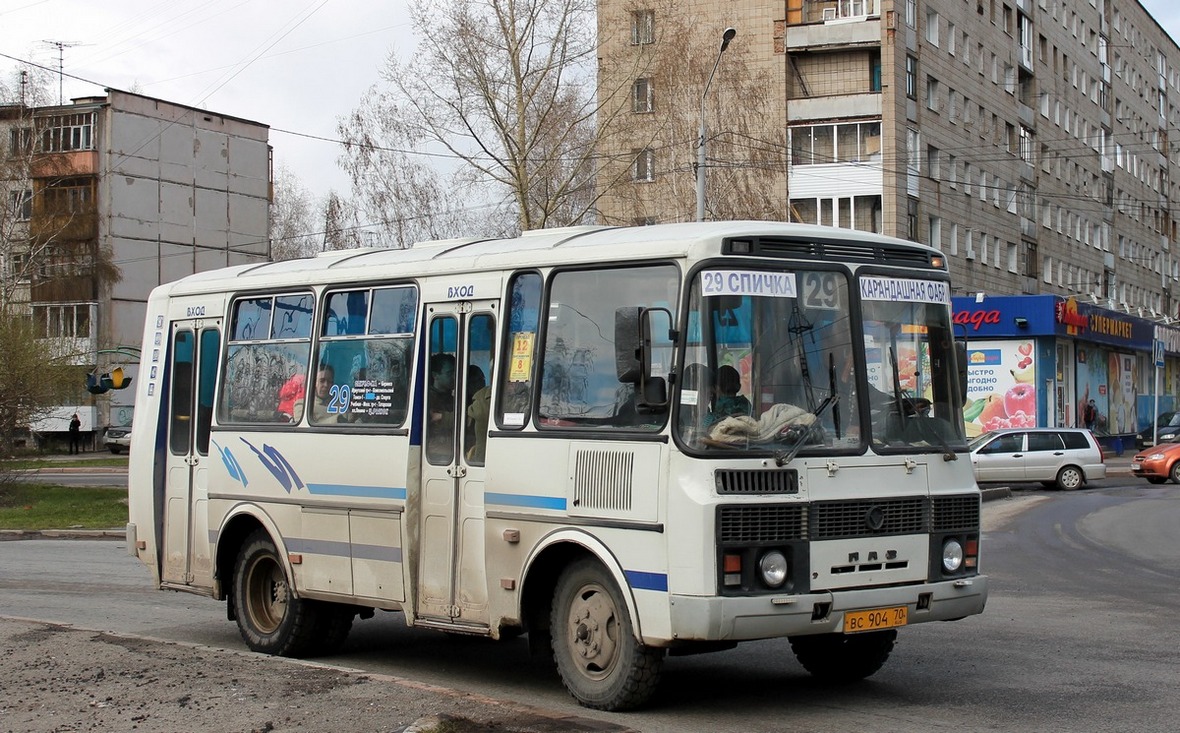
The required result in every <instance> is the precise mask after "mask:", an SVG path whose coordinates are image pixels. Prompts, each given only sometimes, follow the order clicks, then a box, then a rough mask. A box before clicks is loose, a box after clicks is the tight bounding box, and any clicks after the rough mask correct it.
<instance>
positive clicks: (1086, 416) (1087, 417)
mask: <svg viewBox="0 0 1180 733" xmlns="http://www.w3.org/2000/svg"><path fill="white" fill-rule="evenodd" d="M1082 422H1083V423H1084V424H1085V425H1086V430H1093V429H1094V423H1096V422H1098V407H1097V406H1096V405H1095V404H1094V400H1090V401H1089V402H1088V403H1086V406H1085V407H1084V408H1083V409H1082Z"/></svg>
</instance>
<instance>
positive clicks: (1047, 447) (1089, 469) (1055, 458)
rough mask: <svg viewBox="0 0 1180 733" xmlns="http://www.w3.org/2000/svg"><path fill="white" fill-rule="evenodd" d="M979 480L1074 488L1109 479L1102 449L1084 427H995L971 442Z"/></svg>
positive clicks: (981, 481) (972, 459) (973, 464)
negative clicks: (1004, 428)
mask: <svg viewBox="0 0 1180 733" xmlns="http://www.w3.org/2000/svg"><path fill="white" fill-rule="evenodd" d="M970 448H971V465H972V467H973V468H974V469H975V480H976V481H978V482H979V483H987V482H995V481H1010V482H1014V483H1015V482H1021V481H1040V482H1041V483H1042V484H1044V485H1045V486H1057V487H1058V488H1061V489H1066V490H1073V489H1076V488H1078V487H1079V486H1082V485H1083V484H1085V483H1086V482H1088V481H1095V480H1098V479H1104V478H1106V463H1105V460H1104V459H1103V457H1102V448H1101V447H1100V446H1099V445H1098V441H1096V440H1094V435H1093V433H1091V432H1090V431H1089V430H1084V429H1082V428H1023V429H1017V428H1014V429H1010V430H993V431H990V432H987V433H984V434H983V435H980V436H979V437H978V438H975V439H973V440H972V441H971V443H970Z"/></svg>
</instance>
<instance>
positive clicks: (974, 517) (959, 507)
mask: <svg viewBox="0 0 1180 733" xmlns="http://www.w3.org/2000/svg"><path fill="white" fill-rule="evenodd" d="M979 501H980V499H979V496H978V495H976V494H969V495H967V496H935V497H932V498H931V500H930V531H931V532H958V531H961V530H973V529H979Z"/></svg>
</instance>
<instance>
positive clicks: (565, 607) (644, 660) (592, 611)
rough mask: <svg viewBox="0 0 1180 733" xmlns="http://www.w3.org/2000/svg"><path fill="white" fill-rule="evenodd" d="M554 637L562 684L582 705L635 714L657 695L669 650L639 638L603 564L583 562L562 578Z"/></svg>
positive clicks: (556, 598) (555, 602)
mask: <svg viewBox="0 0 1180 733" xmlns="http://www.w3.org/2000/svg"><path fill="white" fill-rule="evenodd" d="M550 632H551V634H552V635H553V657H554V660H555V661H556V663H557V670H558V672H559V673H560V674H561V680H562V682H563V683H564V684H565V688H566V689H567V690H569V693H570V694H571V695H573V697H574V698H575V699H576V700H577V701H578V702H579V703H581V704H582V705H584V706H586V707H588V708H595V709H597V710H629V709H631V708H635V707H638V706H640V705H642V704H643V703H645V702H647V700H648V698H650V697H651V695H652V693H653V692H655V688H656V685H657V683H658V682H659V679H660V672H661V670H662V669H663V665H664V650H663V649H653V648H650V647H647V646H645V645H643V644H642V643H640V642H639V641H637V640H636V639H635V634H634V630H633V627H632V624H631V619H630V617H629V616H628V615H627V606H626V604H625V603H624V601H623V596H622V593H621V592H620V591H619V589H618V587H617V586H616V585H615V582H614V580H613V579H612V578H611V576H610V574H609V573H607V571H606V569H605V568H604V567H602V565H601V564H600V563H598V561H596V560H593V559H584V560H580V561H578V562H576V563H574V564H573V565H570V566H569V567H568V568H566V569H565V571H564V572H563V573H562V574H561V578H560V579H559V580H558V582H557V589H556V591H555V593H554V599H553V610H552V616H551V618H550Z"/></svg>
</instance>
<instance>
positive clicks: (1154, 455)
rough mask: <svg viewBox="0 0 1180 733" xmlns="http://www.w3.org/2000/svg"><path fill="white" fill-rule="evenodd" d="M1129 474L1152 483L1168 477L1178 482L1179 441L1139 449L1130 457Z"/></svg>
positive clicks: (1163, 480)
mask: <svg viewBox="0 0 1180 733" xmlns="http://www.w3.org/2000/svg"><path fill="white" fill-rule="evenodd" d="M1131 475H1132V476H1139V477H1141V478H1145V479H1147V480H1148V481H1150V482H1151V483H1153V484H1162V483H1164V482H1165V481H1167V480H1168V479H1172V481H1174V482H1175V483H1178V484H1180V443H1161V444H1160V445H1157V446H1152V447H1151V448H1145V449H1144V450H1141V451H1139V452H1138V453H1136V454H1135V457H1134V458H1132V459H1131Z"/></svg>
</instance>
